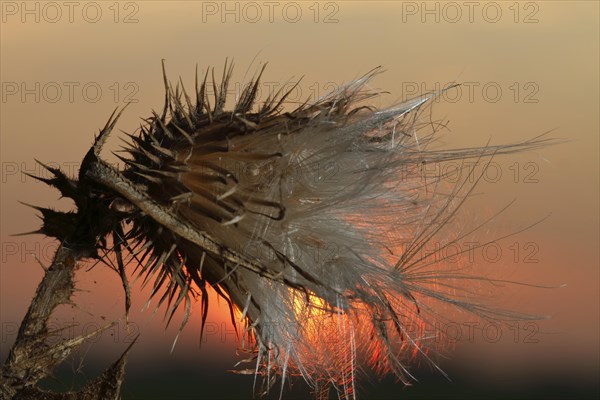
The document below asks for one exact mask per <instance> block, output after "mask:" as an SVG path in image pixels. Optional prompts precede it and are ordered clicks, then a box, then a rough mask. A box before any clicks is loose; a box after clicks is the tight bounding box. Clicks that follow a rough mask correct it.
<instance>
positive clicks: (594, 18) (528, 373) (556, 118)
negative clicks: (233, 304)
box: [0, 1, 600, 399]
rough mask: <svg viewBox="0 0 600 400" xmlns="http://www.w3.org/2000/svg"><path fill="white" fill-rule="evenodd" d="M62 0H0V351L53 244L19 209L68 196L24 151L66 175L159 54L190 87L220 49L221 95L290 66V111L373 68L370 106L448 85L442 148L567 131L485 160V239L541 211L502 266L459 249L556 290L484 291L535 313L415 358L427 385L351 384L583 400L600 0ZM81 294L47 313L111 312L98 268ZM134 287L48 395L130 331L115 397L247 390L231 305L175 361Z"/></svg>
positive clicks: (116, 300)
mask: <svg viewBox="0 0 600 400" xmlns="http://www.w3.org/2000/svg"><path fill="white" fill-rule="evenodd" d="M75 3H76V4H75V5H74V6H73V8H72V9H70V8H69V7H67V6H65V5H64V4H62V2H57V3H55V4H58V6H50V7H48V6H47V5H46V4H45V3H44V2H35V1H28V2H12V1H3V2H2V3H1V7H2V21H1V22H2V24H1V32H0V34H1V37H0V46H1V53H0V55H1V60H0V68H1V71H0V73H1V76H0V78H1V79H0V80H1V82H2V99H1V103H0V106H1V115H0V143H1V149H0V155H1V166H2V171H1V173H2V175H1V179H2V180H1V184H2V189H1V195H0V201H1V203H0V218H1V225H0V234H1V245H2V248H1V251H0V253H1V267H0V278H1V279H0V300H1V304H0V313H1V314H0V323H1V325H2V340H1V342H0V346H1V347H0V348H1V351H0V356H1V359H2V361H3V360H4V358H5V357H6V355H7V352H8V349H9V348H10V345H11V344H12V342H13V341H14V339H15V337H16V332H17V329H18V325H19V323H20V321H21V319H22V317H23V315H24V313H25V311H26V309H27V306H28V304H29V301H30V299H31V298H32V296H33V294H34V292H35V288H36V287H37V284H38V283H39V281H40V279H41V277H42V276H43V270H42V268H41V267H40V266H39V265H38V261H37V260H39V261H40V262H42V263H43V264H45V265H48V264H50V262H51V259H52V255H53V251H54V250H55V249H56V243H55V242H53V241H52V240H50V239H48V238H43V237H41V236H39V235H31V236H11V235H14V234H17V233H22V232H27V231H32V230H35V229H37V228H38V227H39V219H38V218H37V217H36V212H35V210H32V209H30V208H28V207H26V206H24V205H22V204H20V203H19V201H23V202H25V203H30V204H34V205H40V206H50V207H54V208H57V209H62V210H68V209H70V207H71V204H70V203H69V201H66V200H64V199H58V194H57V192H55V191H53V190H51V189H49V188H47V187H44V185H43V184H42V183H40V182H37V181H35V180H33V179H31V178H29V177H27V176H25V175H23V174H22V172H28V173H33V174H38V175H39V174H42V176H45V174H46V172H45V171H43V170H42V169H41V167H40V166H39V165H37V164H36V163H35V160H34V159H38V160H40V161H42V162H44V163H47V164H50V165H53V166H60V167H61V168H62V169H63V170H65V172H67V173H69V174H71V175H73V176H74V175H75V174H76V173H77V170H78V165H79V162H80V161H81V159H82V157H83V155H84V154H85V152H86V151H87V150H88V148H89V146H90V144H91V143H92V141H93V138H94V135H95V134H97V133H98V131H99V129H100V128H101V127H102V126H103V125H104V123H105V122H106V120H107V119H108V117H109V115H110V114H111V112H112V111H113V109H114V108H115V107H117V106H122V105H124V104H125V103H126V102H128V101H133V104H131V105H130V106H129V108H128V109H127V111H126V112H125V114H124V115H123V117H122V118H121V120H120V122H119V124H118V126H117V128H119V129H122V130H124V131H127V132H133V131H135V130H136V129H137V128H138V127H139V124H140V122H141V120H140V118H141V117H142V118H145V117H148V116H150V115H151V110H153V109H159V108H160V107H162V102H163V99H164V93H163V83H162V76H161V59H165V60H166V66H167V71H168V74H169V76H170V78H171V80H172V81H173V82H175V81H176V80H177V79H178V78H179V77H180V76H181V78H182V80H183V82H184V83H185V84H186V85H188V86H189V87H190V88H191V87H193V79H194V70H195V66H196V64H198V66H199V69H200V70H201V71H204V70H205V68H207V67H210V66H215V67H216V69H217V70H219V71H220V69H221V68H222V66H223V62H224V60H225V58H226V57H229V58H231V57H233V58H234V61H235V64H236V70H235V73H234V81H235V82H234V86H233V89H235V84H239V82H242V80H243V78H244V75H245V74H246V73H247V75H248V76H251V75H252V74H253V73H254V72H255V71H256V70H257V68H258V65H259V64H258V63H261V62H268V63H269V64H268V67H267V70H266V72H265V80H264V83H263V85H262V86H261V90H264V93H268V91H269V90H272V89H273V88H275V90H276V89H277V88H278V87H279V85H280V84H281V83H283V82H286V81H287V80H288V79H291V80H292V81H296V80H297V79H298V78H300V77H301V76H303V80H302V83H301V84H300V85H299V89H298V92H297V93H296V94H295V95H294V96H293V97H292V98H291V99H290V100H291V101H295V102H300V101H303V100H305V99H306V97H308V96H313V97H319V96H322V95H324V94H325V93H326V92H327V91H328V90H329V89H331V88H334V87H337V86H339V85H340V84H342V83H344V82H347V81H349V80H351V79H353V78H356V77H358V76H360V75H362V74H364V73H366V72H367V71H369V70H371V69H372V68H374V67H376V66H378V65H382V66H383V67H384V69H385V70H386V72H385V73H383V74H381V75H379V76H378V77H377V78H376V79H375V80H374V81H373V83H372V85H373V86H374V87H376V88H381V89H383V90H386V91H387V92H389V94H387V95H384V96H382V97H381V98H377V99H375V101H374V103H375V104H374V105H375V106H379V107H383V106H386V105H390V104H392V103H394V102H398V101H401V100H404V99H407V98H410V97H414V96H416V95H418V94H419V93H423V92H427V91H431V90H439V89H440V88H443V87H445V86H447V85H448V84H450V83H453V82H457V83H462V86H461V87H459V88H458V89H452V90H450V91H448V92H446V93H445V94H444V95H442V96H441V98H440V99H438V100H435V104H434V106H433V108H432V111H433V115H434V117H435V118H436V119H446V120H448V121H449V125H448V127H449V129H448V130H446V131H445V132H444V133H443V135H442V142H443V145H444V146H445V147H452V146H456V147H459V146H467V145H472V146H482V145H485V144H486V143H487V142H488V141H489V142H490V143H491V144H499V143H509V142H515V141H521V140H524V139H525V138H531V137H534V136H537V135H540V134H542V133H545V132H548V131H552V133H551V135H552V136H554V137H557V138H561V139H566V140H565V143H563V144H561V145H557V146H554V147H549V148H545V149H541V150H537V151H534V152H530V153H527V154H519V155H516V156H509V157H504V158H502V157H499V158H498V159H495V160H494V162H495V163H496V168H497V169H496V170H497V172H498V174H499V175H494V176H490V177H489V179H485V180H484V182H483V183H482V185H481V186H480V187H479V188H478V190H477V193H478V194H477V196H476V198H474V199H473V201H472V202H470V203H469V207H470V209H469V214H470V215H474V216H475V215H481V216H483V217H486V216H489V215H490V214H491V213H494V212H495V211H497V210H499V209H501V208H502V207H504V206H505V205H506V204H508V203H509V202H511V201H512V200H516V201H515V203H514V204H513V205H512V206H511V207H510V208H509V210H508V211H507V212H506V213H503V214H502V215H501V216H500V217H499V218H497V219H495V220H494V221H493V222H492V223H491V224H490V225H489V226H488V227H486V230H485V232H484V234H485V235H486V236H485V237H487V238H489V237H500V236H503V235H505V234H506V233H508V232H514V231H518V230H520V229H522V228H524V227H526V226H529V225H532V224H533V223H535V222H537V221H541V220H543V221H542V222H541V223H539V224H537V225H535V226H534V227H532V228H531V229H528V230H527V231H525V232H523V233H520V234H519V235H516V236H514V237H511V238H510V239H507V240H506V241H503V242H501V244H500V246H501V249H502V256H501V257H499V258H498V259H497V260H494V261H492V262H491V261H490V260H489V257H488V258H486V255H483V256H482V255H481V254H475V256H474V257H475V261H476V262H478V263H479V264H480V265H479V266H478V268H481V269H482V270H484V271H489V272H490V273H494V274H497V275H496V276H501V277H503V278H504V279H509V280H513V281H519V282H528V283H532V284H536V285H541V286H549V287H554V288H549V289H540V288H532V287H525V286H508V287H499V288H497V291H495V292H494V293H493V295H494V296H495V298H496V300H493V299H492V300H491V301H494V302H496V303H498V304H500V305H502V306H504V307H508V308H510V309H516V310H519V311H524V312H529V313H533V314H536V315H543V316H549V317H550V318H549V319H547V320H540V321H536V322H535V323H534V325H528V326H520V328H522V329H521V330H518V329H514V330H513V329H511V328H510V327H502V328H501V332H500V335H501V337H499V338H497V339H495V338H490V337H489V335H487V334H486V333H485V329H483V330H482V329H481V328H485V327H483V326H478V330H476V331H475V333H474V335H473V336H472V337H471V338H469V337H468V336H469V335H468V334H467V333H468V332H467V330H466V329H465V330H463V331H462V334H463V335H462V338H463V340H461V341H460V342H458V343H457V344H456V345H455V348H454V349H453V350H452V351H451V352H449V353H448V354H445V355H444V358H441V359H440V365H441V367H442V368H443V369H444V370H445V371H446V372H448V374H449V375H450V378H451V379H452V382H449V381H447V380H445V379H444V378H443V376H441V375H440V374H439V373H436V372H435V371H434V370H432V369H431V368H430V367H428V366H426V365H421V366H416V376H417V378H419V377H422V382H420V383H415V386H413V387H409V388H403V387H402V385H401V384H395V383H394V381H393V380H385V381H383V382H382V383H380V384H378V383H377V382H376V381H373V382H372V383H367V382H363V384H362V387H363V390H364V393H365V395H364V396H363V397H362V398H364V399H370V398H381V399H384V398H413V397H411V396H418V395H420V394H422V393H424V394H426V395H427V396H428V397H430V398H449V397H448V396H452V394H456V395H457V396H458V395H459V394H460V395H465V394H466V393H479V394H482V395H483V394H485V395H491V394H494V395H496V396H497V397H498V398H510V397H511V395H514V394H515V393H524V392H523V391H527V393H529V395H530V396H531V398H535V396H545V395H547V396H546V397H545V398H549V397H551V396H552V395H553V394H554V395H556V394H561V393H567V394H568V393H576V394H580V395H582V396H583V395H589V396H590V397H591V396H592V394H593V393H596V394H597V391H598V381H597V374H598V372H599V341H598V338H599V317H598V316H599V315H600V309H599V262H600V260H599V244H598V243H599V239H600V237H599V224H600V221H599V178H600V177H599V151H598V149H599V136H600V135H599V128H600V127H599V118H598V110H599V83H600V82H599V73H598V71H599V70H600V65H599V47H600V43H599V37H600V33H599V21H598V15H599V5H598V2H594V1H532V2H491V3H488V2H473V4H474V5H473V6H472V8H471V7H470V6H466V5H465V3H464V2H453V3H451V4H450V3H445V2H428V3H423V2H402V1H398V2H395V1H368V2H367V1H336V2H325V1H324V2H287V3H286V2H283V3H282V2H274V3H273V4H274V5H273V6H272V8H270V7H271V6H268V5H265V3H264V2H250V3H252V4H250V5H248V4H249V3H244V2H233V1H232V2H220V1H219V2H201V1H169V2H167V1H133V2H119V3H116V2H104V1H99V2H95V3H94V4H95V5H93V6H89V5H86V4H88V3H79V2H75ZM467 3H468V2H467ZM449 4H450V5H449ZM23 7H29V8H28V9H24V8H23ZM227 7H228V8H227ZM119 136H121V137H124V134H121V133H119V132H116V134H115V135H114V137H112V138H111V140H110V142H109V147H110V149H117V148H118V147H119V145H120V140H119ZM105 154H106V155H107V156H106V157H107V159H109V160H111V161H114V160H115V158H114V157H112V156H111V155H110V153H109V151H105ZM36 259H37V260H36ZM486 268H489V270H486ZM132 279H133V276H132ZM77 285H78V288H80V289H82V292H79V293H78V294H77V297H76V300H77V304H78V305H79V309H75V308H69V309H67V308H65V309H62V310H61V311H60V312H59V313H58V314H57V315H56V318H55V320H54V323H55V324H56V326H63V324H68V323H69V322H75V323H76V327H75V328H74V329H75V332H76V333H81V332H82V331H85V330H86V329H92V328H93V327H95V326H99V325H100V324H103V323H106V322H107V321H111V320H113V319H118V318H120V317H121V316H122V314H123V310H124V295H123V292H122V287H121V284H120V282H119V277H118V275H117V274H115V273H114V272H113V271H111V270H109V269H108V268H107V267H106V266H103V265H97V266H95V267H94V268H93V269H91V270H89V271H88V270H87V269H86V268H82V269H81V270H80V272H79V273H78V274H77ZM562 286H564V287H562ZM148 293H149V290H148V288H146V289H143V290H142V289H141V288H140V284H139V282H136V283H135V285H134V290H133V306H132V313H131V321H132V322H133V324H132V326H131V327H130V328H129V331H128V330H127V328H126V326H125V323H124V321H122V320H121V322H120V324H119V325H118V328H115V329H114V330H113V331H111V332H109V333H107V334H104V335H103V336H102V337H101V338H99V340H98V342H97V343H94V344H92V345H91V346H88V347H85V348H84V349H83V351H82V354H80V357H79V358H76V359H75V361H73V362H71V363H70V364H69V365H67V366H66V367H65V368H64V370H61V371H60V374H59V378H60V379H62V381H61V383H60V384H59V387H62V388H68V387H69V385H70V384H71V382H72V381H71V378H70V377H69V374H70V372H71V371H72V370H73V369H77V367H78V363H79V361H80V359H81V357H83V355H84V354H85V357H83V364H84V365H85V368H87V369H85V371H86V372H85V376H84V377H87V378H90V377H92V376H94V375H95V374H96V373H98V372H99V371H100V370H101V369H102V368H104V367H105V366H107V365H108V364H109V363H111V362H112V361H114V359H115V358H116V357H118V355H119V354H120V352H122V351H123V350H124V349H125V347H127V344H128V343H129V342H130V341H131V339H132V338H133V337H134V336H136V335H137V334H138V333H139V334H140V338H139V341H138V343H137V344H136V345H135V346H134V348H133V350H132V352H131V354H130V358H129V364H128V375H127V376H128V379H129V381H127V383H126V386H125V389H124V392H123V395H124V398H128V399H141V398H157V399H158V398H167V397H168V396H169V393H170V394H172V395H173V396H174V397H172V398H190V399H192V398H194V399H195V398H197V399H204V398H206V399H208V398H211V399H215V398H250V396H251V390H252V377H248V376H238V375H233V374H231V373H229V372H227V370H231V369H234V365H235V363H236V362H237V361H239V359H240V358H239V357H237V356H236V347H237V345H238V342H237V340H236V338H235V332H234V330H233V329H232V327H231V325H230V323H229V313H228V310H227V307H226V304H224V302H223V301H218V300H217V299H216V296H213V298H211V303H212V304H211V310H210V314H209V318H208V325H207V331H206V337H205V339H204V341H203V343H202V346H201V348H200V346H199V340H198V337H199V331H200V328H199V325H200V315H199V312H195V313H193V316H192V320H191V321H190V322H189V323H188V325H187V327H186V328H185V330H184V331H183V333H182V336H181V337H180V339H179V341H178V343H177V345H176V347H175V349H174V351H173V353H172V354H171V353H170V351H171V346H172V344H173V340H174V339H175V336H176V333H177V329H178V324H179V322H180V320H181V319H179V320H176V321H174V322H173V323H172V324H171V326H169V328H168V329H166V330H165V325H164V322H163V321H162V316H163V314H164V309H159V310H158V311H157V312H156V315H154V316H153V311H154V308H155V305H156V302H154V303H151V304H150V305H149V307H148V308H147V309H145V310H143V307H144V304H145V303H146V301H147V298H148ZM198 309H199V307H197V308H194V310H196V311H197V310H198ZM465 320H468V317H464V316H461V321H465ZM463 329H464V325H463ZM488 333H489V332H488ZM486 335H487V336H486ZM77 379H79V380H81V379H82V377H81V375H79V376H78V378H77ZM60 385H62V386H60ZM298 386H301V385H300V382H299V381H298ZM298 390H299V393H301V391H302V389H298ZM444 393H446V397H444V395H443V394H444ZM369 394H371V395H372V396H373V397H370V396H369ZM295 395H296V396H298V397H297V398H301V397H300V396H302V394H295ZM290 396H292V395H290ZM436 396H437V397H436ZM548 396H549V397H548ZM290 398H295V397H290Z"/></svg>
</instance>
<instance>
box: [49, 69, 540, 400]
mask: <svg viewBox="0 0 600 400" xmlns="http://www.w3.org/2000/svg"><path fill="white" fill-rule="evenodd" d="M263 70H264V67H263V68H262V69H261V70H260V73H259V74H258V76H257V77H256V78H255V79H253V80H252V81H251V82H250V83H249V84H248V85H247V86H246V87H245V88H244V89H243V91H242V92H241V94H240V95H239V98H238V99H237V101H236V103H235V106H234V107H233V109H232V110H230V111H227V110H225V108H224V107H225V103H226V93H227V88H228V83H229V81H230V79H231V75H232V65H231V64H229V65H228V64H227V63H226V64H225V68H224V70H223V75H222V78H221V81H220V83H217V82H216V81H215V79H214V70H213V77H212V87H213V92H214V97H211V96H210V95H209V94H208V85H209V84H211V83H210V82H209V79H208V73H207V75H206V76H205V77H204V79H203V80H202V81H201V82H200V83H198V80H197V81H196V88H195V91H194V93H193V96H189V95H188V93H187V92H186V91H185V89H184V88H183V86H179V85H177V87H176V88H175V89H173V87H172V86H171V84H170V83H169V82H168V81H167V78H166V74H165V88H166V99H165V105H164V109H163V110H162V112H161V113H160V114H158V113H153V115H152V116H151V117H150V118H148V119H147V120H146V123H145V125H144V126H142V127H141V129H140V131H139V133H137V134H132V135H129V136H130V141H128V142H126V143H127V144H126V146H125V148H124V150H125V152H126V153H127V155H126V156H125V157H122V156H119V157H120V158H121V160H122V161H123V162H124V163H125V168H124V169H123V170H121V171H119V170H117V169H116V168H114V167H112V166H110V165H109V164H108V163H106V162H105V161H103V160H102V158H101V157H100V151H101V149H102V146H103V144H104V143H105V141H106V139H107V137H108V136H109V134H110V133H111V131H112V130H113V128H114V126H115V124H116V123H117V119H118V117H119V115H120V113H119V114H118V115H116V117H115V116H114V113H113V116H111V118H110V119H109V121H108V123H107V124H106V126H105V127H104V128H103V129H102V131H101V133H100V134H99V136H98V137H97V138H96V141H95V143H94V145H93V147H92V148H91V149H90V150H89V152H88V153H87V155H86V156H85V158H84V160H83V162H82V165H81V170H80V174H79V179H78V180H72V179H70V178H68V177H66V176H65V175H64V174H63V173H62V172H60V171H59V170H56V169H52V168H49V169H50V171H51V172H52V173H53V174H54V178H53V179H43V180H44V181H45V182H46V183H48V184H50V185H52V186H54V187H56V188H58V189H59V190H60V191H61V193H62V194H63V195H64V196H66V197H70V198H72V199H73V200H74V201H75V204H76V206H77V211H76V212H73V213H59V212H56V211H51V210H48V209H42V212H43V218H44V225H43V227H42V228H41V229H40V232H42V233H44V234H46V235H50V236H54V237H56V238H58V239H59V240H61V241H63V242H64V243H66V244H67V245H69V246H71V247H72V248H76V249H80V252H81V253H80V254H81V256H83V257H97V254H98V253H97V251H98V249H106V247H107V243H108V239H112V247H111V249H110V250H113V251H114V254H115V256H116V258H117V261H118V265H119V269H120V272H121V276H122V278H123V284H124V287H125V289H126V291H127V296H126V298H127V305H126V307H127V308H128V307H129V285H128V283H127V279H126V274H125V268H126V267H128V266H129V265H130V264H132V263H133V264H134V266H137V268H138V270H137V271H138V273H139V274H142V275H145V277H146V279H147V280H148V281H152V282H153V285H154V286H153V287H154V290H153V292H152V296H154V295H160V296H161V297H160V300H159V306H160V305H161V304H163V303H165V302H166V304H167V305H168V310H169V311H168V312H169V314H168V319H169V320H170V319H171V317H172V316H173V313H174V311H175V310H176V309H178V308H179V307H180V306H184V307H185V309H186V314H185V319H184V321H183V323H182V327H183V324H185V322H186V321H185V320H187V317H188V315H189V312H190V305H191V302H192V301H195V300H198V301H200V302H201V306H202V310H203V311H202V313H203V315H202V324H203V325H204V322H205V321H206V315H207V314H206V313H207V309H208V306H209V304H208V296H207V288H209V287H212V288H213V289H214V290H216V292H217V293H218V294H219V295H220V296H222V297H223V298H224V299H226V300H227V302H228V304H229V307H230V309H231V315H232V320H234V321H233V322H234V323H236V321H243V322H244V323H245V325H244V335H243V336H244V338H245V340H244V346H245V347H246V349H247V350H248V352H249V353H250V354H251V357H250V361H251V363H252V366H251V367H250V368H249V369H247V370H243V371H241V372H252V373H256V374H258V375H260V376H262V377H263V378H264V379H263V380H262V381H263V387H262V389H261V391H260V392H261V393H266V392H267V391H268V390H269V389H270V388H271V387H272V385H273V384H274V382H275V381H276V378H277V377H282V378H283V380H285V378H286V376H289V375H302V376H303V377H304V379H305V380H306V381H307V382H308V383H309V384H310V385H311V386H312V387H313V389H314V391H315V393H316V394H317V395H318V396H321V397H324V398H327V393H328V391H329V390H330V389H331V388H333V389H334V390H336V391H337V393H338V395H339V397H341V398H354V397H355V395H356V391H355V385H354V382H355V374H356V373H357V372H358V371H361V370H362V365H363V364H365V363H366V364H367V365H369V366H371V367H372V368H373V369H374V370H376V371H378V372H382V373H385V372H392V373H394V374H395V375H397V376H398V377H399V378H400V379H401V380H402V381H404V382H407V383H408V382H409V380H410V379H411V375H410V373H409V372H408V369H407V361H408V359H409V358H410V357H411V355H412V354H420V355H422V356H423V357H426V358H428V350H429V349H428V346H429V345H430V344H431V343H429V341H428V340H427V337H426V334H425V332H426V331H427V329H428V327H431V326H432V325H433V324H434V323H435V321H436V318H438V317H437V315H436V313H437V312H438V311H439V309H438V308H436V307H438V306H439V307H442V308H443V307H444V305H449V306H452V307H455V308H458V309H462V310H466V311H468V312H472V313H474V314H477V315H479V316H483V317H492V318H498V317H508V318H510V317H513V316H514V314H512V313H504V312H500V311H497V310H495V309H493V308H491V307H488V306H486V305H482V304H479V303H477V302H474V301H471V300H469V299H468V298H466V297H465V296H463V294H464V293H461V292H460V288H461V286H460V285H459V284H457V282H460V281H461V280H462V281H464V282H466V286H468V285H469V282H472V279H474V277H472V276H469V275H463V274H462V272H457V268H456V266H452V265H447V264H446V263H444V260H439V259H438V258H436V255H435V254H433V253H431V254H424V253H423V252H422V249H423V247H424V246H426V245H427V244H428V243H429V242H430V241H432V240H434V238H437V239H438V240H439V238H440V235H442V236H443V235H448V234H449V232H450V233H452V230H451V229H450V230H449V229H448V228H449V227H450V225H451V223H452V221H453V218H454V217H455V215H456V212H457V210H458V209H459V208H460V207H461V205H462V204H463V203H464V201H465V199H466V198H467V197H468V195H469V194H470V193H471V190H472V188H473V187H474V185H473V184H472V183H469V182H468V181H467V180H464V181H461V182H458V183H456V184H454V185H451V186H448V184H446V185H443V184H441V183H440V180H441V177H438V179H437V181H436V182H432V181H431V180H430V181H428V182H424V181H423V179H422V175H421V168H422V167H423V165H424V164H429V165H435V164H439V163H443V162H446V161H450V160H466V159H474V160H475V161H478V162H482V160H484V159H485V158H486V157H490V156H492V155H497V154H507V153H512V152H517V151H526V150H530V149H534V148H538V147H540V146H543V145H545V144H547V143H548V142H549V139H547V138H545V137H538V138H535V139H532V140H527V141H523V142H521V143H516V144H510V145H502V146H486V147H480V148H462V149H455V150H452V149H450V150H447V149H446V150H444V149H441V150H440V149H433V148H432V143H433V141H434V139H435V131H436V129H435V128H436V125H435V124H434V123H431V121H423V120H422V118H420V116H421V113H422V111H423V109H424V107H425V106H426V105H427V103H428V101H429V100H431V99H432V98H433V97H434V96H435V94H431V95H425V96H422V97H420V98H417V99H414V100H410V101H407V102H404V103H402V104H397V105H394V106H392V107H389V108H385V109H381V110H376V109H374V108H373V107H370V106H369V105H368V103H367V102H366V101H367V100H369V99H371V98H372V97H373V96H377V95H378V94H379V93H378V92H376V91H371V90H369V89H368V88H367V82H369V81H370V80H371V79H372V78H373V77H374V76H375V75H376V74H378V73H379V72H380V69H379V68H377V69H374V70H372V71H370V72H369V73H367V74H366V75H364V76H362V77H361V78H359V79H356V80H355V81H353V82H351V83H349V84H347V85H345V86H343V87H341V88H340V89H338V90H335V91H334V92H332V93H330V94H328V95H326V96H324V97H323V98H320V99H318V100H315V101H307V102H306V103H305V104H302V105H300V106H299V107H297V108H295V109H293V110H292V111H289V112H283V111H282V106H283V105H284V103H285V101H286V97H287V96H288V95H289V93H290V92H287V93H276V94H274V95H273V96H270V97H269V98H267V99H266V100H265V101H264V102H263V103H262V104H260V105H258V106H257V105H255V102H256V97H257V92H258V85H259V80H260V77H261V75H262V73H263ZM121 112H122V111H121ZM455 233H456V232H455ZM458 238H459V236H458V234H456V235H455V236H452V237H450V236H444V237H443V240H441V241H440V242H439V243H441V244H442V245H443V246H449V245H451V244H452V243H453V242H454V241H456V240H458ZM125 250H126V251H127V253H128V254H129V260H125V261H124V260H123V255H122V254H123V252H124V251H125ZM282 388H283V385H282Z"/></svg>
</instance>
